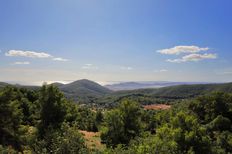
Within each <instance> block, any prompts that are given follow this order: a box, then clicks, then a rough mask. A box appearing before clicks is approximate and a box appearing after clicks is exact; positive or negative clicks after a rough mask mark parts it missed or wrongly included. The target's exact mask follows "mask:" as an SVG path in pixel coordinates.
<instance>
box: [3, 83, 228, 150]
mask: <svg viewBox="0 0 232 154" xmlns="http://www.w3.org/2000/svg"><path fill="white" fill-rule="evenodd" d="M88 85H89V84H87V85H86V84H85V82H84V86H88ZM227 85H230V84H225V85H202V86H199V85H195V86H179V87H178V86H175V87H171V88H170V90H168V91H167V92H164V93H162V94H159V93H158V92H157V90H138V91H139V92H138V91H137V92H138V93H136V94H134V92H135V91H127V92H116V93H117V94H116V93H113V94H111V96H113V99H112V100H116V101H113V104H114V105H115V104H118V103H119V102H121V103H120V104H118V106H117V107H116V108H114V109H112V110H109V109H104V108H101V109H99V108H89V107H88V106H84V105H77V104H74V103H73V102H72V101H69V100H67V99H66V98H65V97H64V95H63V94H62V93H61V92H60V90H59V89H58V88H57V87H56V86H54V85H48V86H46V85H44V86H43V87H42V88H41V89H40V90H39V91H35V90H28V89H27V88H25V87H23V88H16V87H5V88H3V89H1V90H0V153H18V152H22V153H42V154H43V153H62V154H63V153H64V154H65V153H67V154H69V153H71V154H72V153H90V152H92V153H93V152H95V153H101V151H98V150H97V149H88V148H87V147H86V145H85V140H84V139H83V137H82V135H81V134H80V133H79V130H80V129H81V130H87V131H98V130H99V129H101V132H102V133H101V139H102V142H103V143H105V144H106V145H107V149H105V151H103V153H108V154H109V153H120V154H144V153H159V154H190V153H191V154H192V153H196V154H198V153H204V154H207V153H210V154H227V153H232V95H231V94H225V93H221V92H217V93H212V94H208V95H204V96H200V97H199V98H197V99H185V100H179V101H178V102H175V105H172V108H171V109H169V110H161V111H149V110H143V109H142V107H141V106H140V104H150V103H152V102H153V101H155V102H156V101H157V102H159V103H160V102H165V103H170V102H169V101H171V100H175V99H176V98H177V99H180V98H183V97H182V96H181V94H180V93H182V92H183V93H182V95H185V94H186V96H187V97H186V98H188V97H192V96H193V95H198V94H202V92H201V91H204V92H206V93H207V92H208V91H211V90H212V89H215V88H216V89H217V90H219V91H220V90H226V89H227V90H230V89H229V88H228V87H227ZM58 86H63V85H58ZM176 88H177V89H178V88H181V89H182V88H183V89H184V91H181V90H180V91H178V93H179V94H180V95H179V94H177V93H176ZM162 89H163V90H164V89H165V88H162ZM162 89H160V91H162ZM194 89H195V90H194ZM166 90H167V89H166ZM185 90H187V91H185ZM192 90H193V91H192ZM152 91H153V92H152ZM141 92H142V94H141ZM158 94H159V95H158ZM169 94H170V95H169ZM187 94H193V95H187ZM167 95H169V96H167ZM108 96H109V95H108ZM111 96H109V100H110V99H111V98H112V97H111ZM153 96H155V99H153V98H152V97H153ZM150 98H152V99H150ZM91 99H92V98H91ZM93 99H96V98H93ZM166 100H167V102H166ZM94 101H95V100H94ZM95 103H96V102H95ZM170 104H173V103H170ZM108 105H109V104H108ZM111 105H112V104H111ZM111 105H109V106H107V107H114V105H112V106H111ZM96 106H97V105H96ZM96 134H97V133H96ZM86 143H87V142H86ZM92 147H94V146H92ZM96 148H98V146H96Z"/></svg>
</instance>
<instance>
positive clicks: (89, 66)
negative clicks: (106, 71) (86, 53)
mask: <svg viewBox="0 0 232 154" xmlns="http://www.w3.org/2000/svg"><path fill="white" fill-rule="evenodd" d="M81 69H95V70H96V69H98V67H97V66H94V65H93V64H84V66H82V67H81Z"/></svg>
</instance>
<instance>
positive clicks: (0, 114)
mask: <svg viewBox="0 0 232 154" xmlns="http://www.w3.org/2000/svg"><path fill="white" fill-rule="evenodd" d="M21 97H22V95H21V93H20V92H19V91H18V89H16V88H13V87H5V88H4V89H3V90H2V91H1V92H0V134H1V135H0V144H2V145H12V146H13V147H15V148H16V149H20V130H19V127H20V124H21V123H22V119H23V113H22V109H20V102H19V100H20V98H21Z"/></svg>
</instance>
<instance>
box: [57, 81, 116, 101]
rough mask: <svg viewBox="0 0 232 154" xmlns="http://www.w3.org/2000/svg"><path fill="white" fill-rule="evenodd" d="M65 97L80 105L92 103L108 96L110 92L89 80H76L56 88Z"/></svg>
mask: <svg viewBox="0 0 232 154" xmlns="http://www.w3.org/2000/svg"><path fill="white" fill-rule="evenodd" d="M58 87H59V88H60V90H61V91H63V92H64V94H65V95H66V97H68V98H71V99H73V100H74V101H78V102H81V103H88V102H92V101H94V100H95V99H96V98H99V97H102V96H104V95H106V94H110V93H111V92H112V91H111V90H109V89H107V88H105V87H103V86H101V85H99V84H98V83H96V82H93V81H90V80H86V79H83V80H77V81H74V82H72V83H69V84H62V85H59V86H58Z"/></svg>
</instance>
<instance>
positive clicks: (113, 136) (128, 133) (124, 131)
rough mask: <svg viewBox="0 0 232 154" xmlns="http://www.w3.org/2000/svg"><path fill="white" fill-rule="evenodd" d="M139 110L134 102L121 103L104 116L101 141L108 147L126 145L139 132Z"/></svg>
mask: <svg viewBox="0 0 232 154" xmlns="http://www.w3.org/2000/svg"><path fill="white" fill-rule="evenodd" d="M141 127H142V126H141V109H140V107H139V105H138V104H137V103H136V102H131V101H123V102H122V103H121V104H120V105H119V107H118V108H117V109H114V110H112V111H110V112H108V114H107V115H106V127H105V128H104V129H103V132H102V136H101V138H102V140H103V142H105V143H106V145H107V146H108V147H110V146H113V147H115V146H116V145H118V144H128V143H129V142H130V140H131V139H133V138H134V137H135V136H137V135H139V134H140V132H141Z"/></svg>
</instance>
